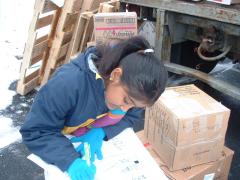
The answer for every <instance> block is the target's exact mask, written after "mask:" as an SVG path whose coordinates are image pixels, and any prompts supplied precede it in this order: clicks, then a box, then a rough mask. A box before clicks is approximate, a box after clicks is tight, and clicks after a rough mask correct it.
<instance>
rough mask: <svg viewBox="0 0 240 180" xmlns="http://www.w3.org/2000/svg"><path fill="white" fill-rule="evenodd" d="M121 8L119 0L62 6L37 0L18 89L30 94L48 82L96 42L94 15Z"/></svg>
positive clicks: (72, 0)
mask: <svg viewBox="0 0 240 180" xmlns="http://www.w3.org/2000/svg"><path fill="white" fill-rule="evenodd" d="M118 10H119V1H116V0H112V1H108V2H106V0H65V1H64V5H63V6H62V7H59V6H58V5H56V4H55V3H54V2H52V1H51V0H35V6H34V14H33V18H32V21H31V24H30V27H29V31H28V39H27V42H26V44H25V49H24V55H23V62H22V64H21V68H20V78H19V81H18V84H17V92H18V93H19V94H21V95H26V94H27V93H28V92H30V91H31V90H33V89H34V88H36V87H38V86H42V85H44V84H45V83H46V82H47V81H48V80H49V79H50V77H51V75H52V74H53V72H54V71H55V70H56V69H57V68H58V67H59V66H61V65H63V64H65V63H68V62H69V61H70V59H71V57H72V56H73V55H75V54H77V53H79V52H82V51H84V50H85V48H86V47H87V45H89V42H90V44H94V33H93V15H94V14H96V13H97V12H115V11H118ZM47 27H48V28H49V30H48V31H47V32H46V29H45V30H44V28H47ZM39 32H44V33H45V34H44V35H42V36H41V35H40V34H41V33H39Z"/></svg>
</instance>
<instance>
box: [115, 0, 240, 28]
mask: <svg viewBox="0 0 240 180" xmlns="http://www.w3.org/2000/svg"><path fill="white" fill-rule="evenodd" d="M120 1H121V2H125V3H130V4H136V5H140V6H146V7H152V8H159V9H162V10H167V11H173V12H178V13H183V14H188V15H192V16H197V17H204V18H208V19H213V20H217V21H221V22H226V23H231V24H236V25H240V11H239V9H240V5H231V6H221V5H219V4H215V3H210V2H204V1H203V2H198V3H193V2H185V1H178V0H172V1H166V0H165V1H164V0H120Z"/></svg>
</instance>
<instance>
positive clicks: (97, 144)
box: [71, 128, 105, 163]
mask: <svg viewBox="0 0 240 180" xmlns="http://www.w3.org/2000/svg"><path fill="white" fill-rule="evenodd" d="M104 137H105V132H104V130H103V128H92V129H90V130H89V131H88V132H87V133H86V134H84V135H82V136H80V137H73V138H71V142H73V143H74V142H82V144H81V145H79V146H78V147H77V148H76V151H77V152H79V153H80V154H82V155H84V154H85V153H84V146H83V143H84V142H87V143H88V144H89V145H90V156H91V158H90V160H91V162H92V163H93V162H94V160H95V155H97V158H98V159H99V160H102V159H103V155H102V150H101V148H102V143H103V138H104Z"/></svg>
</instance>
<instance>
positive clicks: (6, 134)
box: [0, 116, 22, 149]
mask: <svg viewBox="0 0 240 180" xmlns="http://www.w3.org/2000/svg"><path fill="white" fill-rule="evenodd" d="M0 124H1V126H0V149H1V148H4V147H6V146H8V145H9V144H11V143H13V142H15V141H20V140H21V139H22V138H21V134H20V133H19V127H13V124H12V120H11V119H9V118H6V117H3V116H0Z"/></svg>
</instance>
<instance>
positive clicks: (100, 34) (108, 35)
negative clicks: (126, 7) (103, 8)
mask: <svg viewBox="0 0 240 180" xmlns="http://www.w3.org/2000/svg"><path fill="white" fill-rule="evenodd" d="M94 33H95V41H96V42H98V43H99V42H105V41H106V40H109V39H127V38H130V37H133V36H135V35H137V14H136V13H135V12H112V13H97V14H95V15H94Z"/></svg>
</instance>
